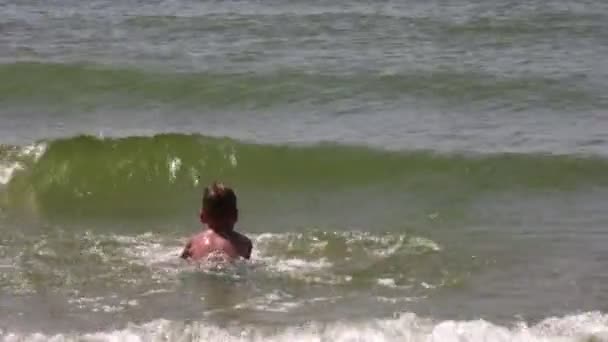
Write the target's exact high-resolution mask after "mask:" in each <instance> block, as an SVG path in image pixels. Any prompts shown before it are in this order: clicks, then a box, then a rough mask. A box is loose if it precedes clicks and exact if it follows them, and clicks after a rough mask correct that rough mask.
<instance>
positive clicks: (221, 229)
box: [205, 223, 234, 234]
mask: <svg viewBox="0 0 608 342" xmlns="http://www.w3.org/2000/svg"><path fill="white" fill-rule="evenodd" d="M205 228H207V229H208V230H212V231H213V232H215V233H218V234H226V233H232V231H233V230H234V225H233V224H225V225H213V224H208V223H207V224H205Z"/></svg>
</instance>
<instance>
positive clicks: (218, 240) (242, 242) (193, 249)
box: [181, 182, 252, 261]
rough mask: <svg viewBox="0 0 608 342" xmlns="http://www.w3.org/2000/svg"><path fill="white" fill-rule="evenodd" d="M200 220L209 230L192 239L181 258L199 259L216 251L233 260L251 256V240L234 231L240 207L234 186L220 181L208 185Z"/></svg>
mask: <svg viewBox="0 0 608 342" xmlns="http://www.w3.org/2000/svg"><path fill="white" fill-rule="evenodd" d="M200 219H201V223H202V224H203V225H204V226H205V228H206V229H205V230H203V231H202V232H200V233H198V234H196V235H194V236H193V237H192V238H191V239H190V240H189V241H188V243H187V244H186V247H185V248H184V251H183V252H182V254H181V258H183V259H186V260H193V261H197V260H201V259H205V258H206V257H208V256H209V255H210V254H212V253H216V252H217V253H221V254H224V255H225V256H227V257H229V258H230V259H231V260H234V259H238V258H239V257H242V258H245V259H249V258H250V257H251V249H252V244H251V240H250V239H249V238H247V237H246V236H245V235H243V234H240V233H238V232H235V231H234V225H235V224H236V222H237V220H238V209H237V206H236V194H235V193H234V191H233V190H232V189H231V188H229V187H226V186H224V185H223V184H222V183H217V182H214V183H213V184H212V185H211V186H209V187H206V188H205V192H204V194H203V207H202V209H201V212H200Z"/></svg>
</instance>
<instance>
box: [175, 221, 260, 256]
mask: <svg viewBox="0 0 608 342" xmlns="http://www.w3.org/2000/svg"><path fill="white" fill-rule="evenodd" d="M251 249H252V243H251V240H249V238H247V237H246V236H244V235H242V234H240V233H238V232H235V231H230V232H221V233H218V232H216V231H214V230H213V229H210V228H208V229H206V230H205V231H202V232H200V233H198V234H196V235H194V236H193V237H192V238H191V239H190V241H189V242H188V243H187V244H186V247H185V248H184V251H183V252H182V255H181V257H182V258H183V259H187V260H191V261H199V260H205V259H206V258H207V257H208V256H209V255H211V254H214V253H218V252H219V253H221V254H223V255H225V256H227V257H229V258H230V259H231V260H236V259H238V258H243V259H249V258H251Z"/></svg>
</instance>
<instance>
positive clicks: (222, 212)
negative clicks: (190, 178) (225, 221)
mask: <svg viewBox="0 0 608 342" xmlns="http://www.w3.org/2000/svg"><path fill="white" fill-rule="evenodd" d="M203 210H204V211H205V213H206V214H207V215H209V217H213V218H223V217H228V216H236V214H237V207H236V194H235V193H234V190H232V189H231V188H229V187H227V186H225V185H224V184H223V183H220V182H213V183H212V184H211V185H210V186H208V187H206V188H205V191H204V192H203Z"/></svg>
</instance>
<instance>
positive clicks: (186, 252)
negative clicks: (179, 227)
mask: <svg viewBox="0 0 608 342" xmlns="http://www.w3.org/2000/svg"><path fill="white" fill-rule="evenodd" d="M191 246H192V240H190V241H188V243H187V244H186V247H184V250H183V251H182V254H181V255H180V256H179V257H180V258H182V259H188V258H190V257H191V256H192V253H191V252H190V247H191Z"/></svg>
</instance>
